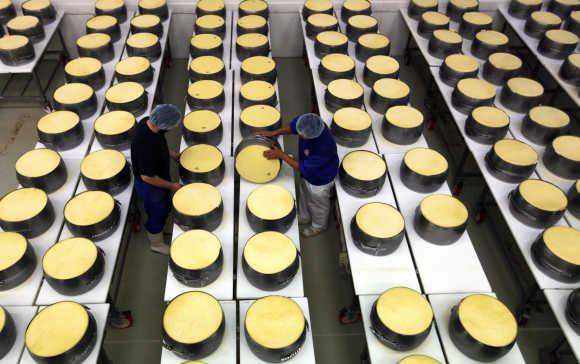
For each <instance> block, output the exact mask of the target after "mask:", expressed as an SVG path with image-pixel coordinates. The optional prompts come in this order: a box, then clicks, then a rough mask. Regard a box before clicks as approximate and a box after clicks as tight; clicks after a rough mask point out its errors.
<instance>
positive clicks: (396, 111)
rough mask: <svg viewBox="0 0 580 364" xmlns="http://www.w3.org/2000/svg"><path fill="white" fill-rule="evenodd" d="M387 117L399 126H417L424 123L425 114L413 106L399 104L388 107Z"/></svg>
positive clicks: (390, 121)
mask: <svg viewBox="0 0 580 364" xmlns="http://www.w3.org/2000/svg"><path fill="white" fill-rule="evenodd" d="M385 119H387V121H388V122H389V123H391V124H393V125H395V126H398V127H399V128H416V127H418V126H419V125H421V124H422V123H423V114H422V113H421V111H419V110H417V109H415V108H414V107H412V106H405V105H398V106H393V107H390V108H388V109H387V111H386V112H385Z"/></svg>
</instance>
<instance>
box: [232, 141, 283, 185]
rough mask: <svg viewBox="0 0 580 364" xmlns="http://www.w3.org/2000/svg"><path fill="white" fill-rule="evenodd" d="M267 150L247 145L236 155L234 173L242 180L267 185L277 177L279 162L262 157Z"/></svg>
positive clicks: (261, 146) (262, 147)
mask: <svg viewBox="0 0 580 364" xmlns="http://www.w3.org/2000/svg"><path fill="white" fill-rule="evenodd" d="M269 149H270V148H268V147H266V146H263V145H249V146H247V147H245V148H243V149H242V150H241V151H240V152H239V153H238V154H237V155H236V162H235V163H236V171H237V172H238V173H239V174H240V176H241V177H242V178H243V179H245V180H247V181H250V182H254V183H267V182H270V181H272V180H273V179H275V178H276V177H277V176H278V173H279V172H280V161H279V160H275V159H266V157H264V152H265V151H267V150H269Z"/></svg>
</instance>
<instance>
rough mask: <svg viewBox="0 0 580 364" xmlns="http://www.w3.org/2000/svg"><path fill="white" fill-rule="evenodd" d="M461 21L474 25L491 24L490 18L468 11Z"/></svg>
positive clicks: (483, 14)
mask: <svg viewBox="0 0 580 364" xmlns="http://www.w3.org/2000/svg"><path fill="white" fill-rule="evenodd" d="M461 18H462V19H463V21H465V22H467V23H470V24H475V25H488V24H491V23H492V22H493V19H492V18H491V16H489V15H487V14H485V13H481V12H478V11H469V12H467V13H464V14H463V15H462V17H461Z"/></svg>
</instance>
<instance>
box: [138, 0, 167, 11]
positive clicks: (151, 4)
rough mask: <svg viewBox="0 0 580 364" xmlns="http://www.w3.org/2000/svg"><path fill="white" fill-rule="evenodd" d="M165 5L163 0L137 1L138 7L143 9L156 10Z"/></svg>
mask: <svg viewBox="0 0 580 364" xmlns="http://www.w3.org/2000/svg"><path fill="white" fill-rule="evenodd" d="M166 5H167V2H166V1H165V0H139V7H140V8H143V9H157V8H160V7H162V6H166Z"/></svg>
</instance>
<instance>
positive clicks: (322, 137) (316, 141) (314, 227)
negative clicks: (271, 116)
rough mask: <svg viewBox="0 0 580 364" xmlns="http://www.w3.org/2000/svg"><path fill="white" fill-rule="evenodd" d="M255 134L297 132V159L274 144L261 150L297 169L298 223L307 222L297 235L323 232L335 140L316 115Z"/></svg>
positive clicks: (333, 174)
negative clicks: (298, 187)
mask: <svg viewBox="0 0 580 364" xmlns="http://www.w3.org/2000/svg"><path fill="white" fill-rule="evenodd" d="M257 134H258V135H260V136H265V137H276V136H278V135H285V134H297V135H298V140H299V141H298V150H299V158H298V160H295V159H294V158H292V157H291V156H290V155H288V154H287V153H285V152H283V151H282V150H281V149H280V148H278V147H277V146H272V147H271V148H270V150H267V151H265V152H264V157H266V158H268V159H280V160H283V161H284V162H286V163H288V165H290V167H292V168H293V169H294V170H296V171H299V172H300V176H301V179H300V194H299V196H298V222H299V223H300V224H303V225H308V226H307V227H306V228H304V229H303V230H301V234H302V235H303V236H304V237H312V236H315V235H318V234H320V233H321V232H323V231H325V230H326V229H327V227H328V217H329V215H330V208H331V206H330V197H331V193H332V188H333V187H334V178H335V177H336V174H337V173H338V155H337V153H336V142H335V141H334V138H333V137H332V134H331V133H330V130H329V129H328V127H327V126H326V124H325V123H324V122H323V121H322V119H321V118H320V116H318V115H316V114H303V115H299V116H297V117H295V118H294V119H292V121H291V122H290V124H289V125H287V126H285V127H282V128H280V129H278V130H274V131H261V132H259V133H257Z"/></svg>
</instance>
